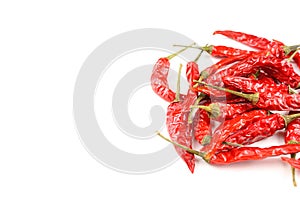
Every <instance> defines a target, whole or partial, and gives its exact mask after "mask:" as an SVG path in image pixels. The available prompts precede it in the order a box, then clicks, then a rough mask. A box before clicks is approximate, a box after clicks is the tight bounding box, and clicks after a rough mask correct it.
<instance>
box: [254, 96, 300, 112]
mask: <svg viewBox="0 0 300 200" xmlns="http://www.w3.org/2000/svg"><path fill="white" fill-rule="evenodd" d="M255 105H256V106H257V107H258V108H261V109H266V110H277V111H300V95H299V94H282V95H281V96H276V95H272V94H270V93H260V94H259V99H258V102H257V103H256V104H255Z"/></svg>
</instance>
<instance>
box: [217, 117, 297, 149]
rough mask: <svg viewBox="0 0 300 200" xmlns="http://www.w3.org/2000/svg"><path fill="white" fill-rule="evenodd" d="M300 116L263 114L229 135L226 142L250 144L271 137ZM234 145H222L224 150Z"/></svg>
mask: <svg viewBox="0 0 300 200" xmlns="http://www.w3.org/2000/svg"><path fill="white" fill-rule="evenodd" d="M298 117H300V114H293V115H280V114H278V113H274V114H270V115H268V116H263V117H261V118H260V119H258V120H257V121H255V122H253V123H252V124H250V125H248V126H247V127H245V128H244V129H241V130H239V131H237V132H235V133H234V134H232V135H231V136H229V137H228V138H227V139H226V140H225V143H228V144H239V145H249V144H253V143H254V142H258V141H260V140H263V139H265V138H267V137H270V136H272V135H274V134H275V133H276V131H279V130H281V129H283V128H284V127H286V126H288V125H289V123H291V122H292V121H293V120H294V119H296V118H298ZM231 148H232V147H231V146H230V145H223V146H222V147H220V149H222V150H228V149H231Z"/></svg>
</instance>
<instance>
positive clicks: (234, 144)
mask: <svg viewBox="0 0 300 200" xmlns="http://www.w3.org/2000/svg"><path fill="white" fill-rule="evenodd" d="M223 144H226V145H229V146H234V147H242V146H243V145H242V144H238V143H232V142H223Z"/></svg>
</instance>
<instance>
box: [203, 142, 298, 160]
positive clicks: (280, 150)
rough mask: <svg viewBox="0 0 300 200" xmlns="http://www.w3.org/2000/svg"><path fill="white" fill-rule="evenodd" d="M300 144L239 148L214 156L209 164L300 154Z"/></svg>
mask: <svg viewBox="0 0 300 200" xmlns="http://www.w3.org/2000/svg"><path fill="white" fill-rule="evenodd" d="M299 151H300V144H284V145H280V146H272V147H267V148H259V147H238V148H234V149H231V150H230V151H224V152H220V153H217V154H214V155H213V156H212V157H211V159H210V160H208V162H209V163H210V164H219V165H224V164H231V163H236V162H241V161H247V160H261V159H265V158H268V157H272V156H279V155H285V154H292V153H298V152H299Z"/></svg>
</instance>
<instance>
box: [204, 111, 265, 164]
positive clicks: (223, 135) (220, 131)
mask: <svg viewBox="0 0 300 200" xmlns="http://www.w3.org/2000/svg"><path fill="white" fill-rule="evenodd" d="M266 114H267V112H266V111H265V110H253V111H249V112H246V113H243V114H241V115H239V116H237V117H235V118H233V119H231V120H227V121H224V122H223V123H222V124H221V125H220V126H219V127H218V128H217V129H216V130H215V132H214V133H213V136H212V139H211V141H210V143H209V144H208V145H206V146H204V147H203V148H202V149H201V151H202V152H205V154H206V155H205V159H206V160H210V158H211V157H212V156H213V155H214V154H215V153H216V152H217V151H218V149H219V148H220V146H222V144H223V142H224V141H225V140H226V139H227V138H228V137H229V136H230V135H232V134H233V133H235V132H236V131H238V130H240V129H242V128H244V127H246V126H247V125H249V124H251V123H253V122H255V121H256V120H258V119H259V118H260V117H263V116H266Z"/></svg>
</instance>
